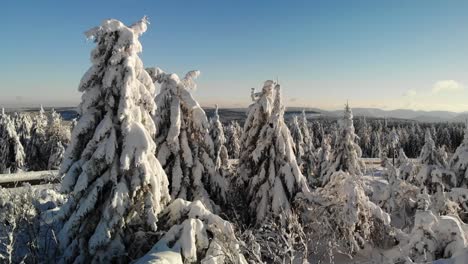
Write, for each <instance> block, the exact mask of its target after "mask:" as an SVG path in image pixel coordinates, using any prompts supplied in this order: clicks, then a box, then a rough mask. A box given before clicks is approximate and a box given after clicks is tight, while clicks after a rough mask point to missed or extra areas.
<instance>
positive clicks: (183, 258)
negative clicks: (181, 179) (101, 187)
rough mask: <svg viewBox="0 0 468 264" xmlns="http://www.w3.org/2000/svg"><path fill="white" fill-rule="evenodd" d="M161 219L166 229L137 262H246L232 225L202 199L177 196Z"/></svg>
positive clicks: (174, 263)
mask: <svg viewBox="0 0 468 264" xmlns="http://www.w3.org/2000/svg"><path fill="white" fill-rule="evenodd" d="M160 219H161V221H160V222H161V223H162V225H161V229H163V230H168V231H167V232H166V233H165V234H164V235H163V236H162V238H161V239H160V240H159V241H158V242H157V243H156V244H155V245H154V246H153V248H152V249H151V250H150V251H149V252H148V253H147V254H146V255H145V256H143V257H142V258H141V259H139V260H138V261H137V262H136V263H141V264H143V263H173V264H182V263H213V264H215V263H236V264H244V263H245V264H246V263H247V261H246V260H245V258H244V256H243V255H242V254H241V250H240V248H239V244H240V242H239V241H238V240H237V238H236V236H235V233H234V228H233V225H232V224H231V223H229V222H228V221H225V220H223V219H221V217H219V216H217V215H215V214H213V213H212V212H210V211H209V210H207V209H206V207H205V206H204V204H203V203H202V202H201V201H194V202H189V201H185V200H183V199H176V200H174V201H173V202H172V203H171V204H170V205H169V206H167V208H166V209H165V210H164V211H163V212H162V213H161V217H160Z"/></svg>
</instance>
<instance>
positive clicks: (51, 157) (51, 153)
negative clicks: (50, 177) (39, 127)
mask: <svg viewBox="0 0 468 264" xmlns="http://www.w3.org/2000/svg"><path fill="white" fill-rule="evenodd" d="M46 135H47V146H45V147H46V149H47V156H48V162H47V169H48V170H54V169H58V168H59V167H60V164H61V163H62V159H63V154H64V152H65V146H66V145H68V143H69V140H70V132H69V130H68V128H66V127H65V126H64V125H63V123H62V118H61V116H60V114H59V113H57V112H55V110H54V109H52V111H51V112H50V116H49V122H48V125H47V130H46Z"/></svg>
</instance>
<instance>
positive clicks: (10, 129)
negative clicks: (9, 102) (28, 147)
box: [0, 109, 25, 174]
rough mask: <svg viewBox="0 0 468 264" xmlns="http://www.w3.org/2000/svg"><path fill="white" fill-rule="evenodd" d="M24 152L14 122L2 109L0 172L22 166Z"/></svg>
mask: <svg viewBox="0 0 468 264" xmlns="http://www.w3.org/2000/svg"><path fill="white" fill-rule="evenodd" d="M24 160H25V154H24V149H23V146H22V145H21V142H20V138H19V137H18V134H17V133H16V129H15V123H14V122H13V120H12V119H11V117H10V116H9V115H7V114H5V111H4V110H3V109H2V113H1V114H0V174H1V173H11V172H17V171H18V170H21V169H23V168H24Z"/></svg>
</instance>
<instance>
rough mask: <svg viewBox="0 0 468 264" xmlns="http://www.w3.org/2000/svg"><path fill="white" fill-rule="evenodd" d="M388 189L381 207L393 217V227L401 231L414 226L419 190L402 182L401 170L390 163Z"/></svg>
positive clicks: (388, 165) (388, 164) (387, 173)
mask: <svg viewBox="0 0 468 264" xmlns="http://www.w3.org/2000/svg"><path fill="white" fill-rule="evenodd" d="M385 168H386V176H387V180H388V185H387V188H386V189H385V191H384V194H383V195H382V199H381V201H379V205H380V207H381V208H383V209H384V210H385V211H386V212H387V213H388V214H390V215H391V216H392V225H393V226H396V227H398V228H401V229H405V228H408V227H410V226H412V224H413V217H414V213H415V209H416V201H417V196H418V193H419V188H418V187H417V186H414V185H412V184H410V183H409V182H407V181H405V180H402V179H401V175H400V173H401V172H400V170H398V169H397V168H395V167H394V166H392V164H391V163H390V162H389V161H388V162H387V164H386V166H385Z"/></svg>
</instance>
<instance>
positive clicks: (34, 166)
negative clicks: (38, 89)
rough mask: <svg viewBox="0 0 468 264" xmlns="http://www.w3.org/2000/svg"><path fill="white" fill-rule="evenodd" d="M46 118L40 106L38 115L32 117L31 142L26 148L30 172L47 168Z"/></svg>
mask: <svg viewBox="0 0 468 264" xmlns="http://www.w3.org/2000/svg"><path fill="white" fill-rule="evenodd" d="M46 130H47V116H46V114H45V111H44V108H43V107H42V105H41V108H40V110H39V113H38V114H37V116H35V117H34V122H33V126H32V128H31V140H30V141H29V145H28V146H27V147H26V163H27V166H28V169H29V170H31V171H41V170H45V169H46V168H47V163H48V162H49V160H48V158H47V157H48V155H47V152H46V148H45V146H46V145H47V135H46Z"/></svg>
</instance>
